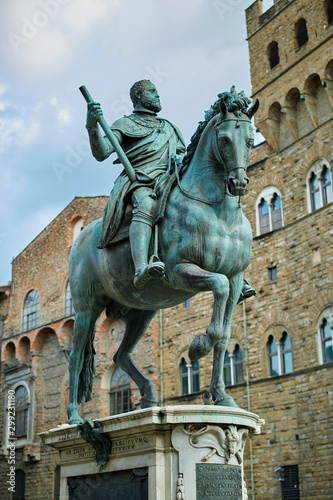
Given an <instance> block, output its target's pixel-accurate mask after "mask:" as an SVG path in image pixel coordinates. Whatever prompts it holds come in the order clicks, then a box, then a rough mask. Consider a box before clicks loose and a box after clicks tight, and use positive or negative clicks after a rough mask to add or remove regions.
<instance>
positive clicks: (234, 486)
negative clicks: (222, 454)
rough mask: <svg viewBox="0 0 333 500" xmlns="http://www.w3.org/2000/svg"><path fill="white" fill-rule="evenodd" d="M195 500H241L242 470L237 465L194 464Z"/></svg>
mask: <svg viewBox="0 0 333 500" xmlns="http://www.w3.org/2000/svg"><path fill="white" fill-rule="evenodd" d="M195 468H196V489H197V498H196V500H207V499H208V498H214V499H215V500H227V499H231V498H232V499H234V500H236V499H237V500H242V498H243V488H242V469H241V467H239V466H238V465H222V464H195Z"/></svg>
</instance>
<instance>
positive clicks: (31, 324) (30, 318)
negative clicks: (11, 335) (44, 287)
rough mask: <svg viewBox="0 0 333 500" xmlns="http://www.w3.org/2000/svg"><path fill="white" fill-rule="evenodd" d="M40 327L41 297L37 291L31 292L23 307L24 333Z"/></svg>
mask: <svg viewBox="0 0 333 500" xmlns="http://www.w3.org/2000/svg"><path fill="white" fill-rule="evenodd" d="M38 325H39V295H38V292H37V290H30V292H29V293H28V294H27V296H26V298H25V301H24V305H23V331H26V330H31V329H32V328H35V327H36V326H38Z"/></svg>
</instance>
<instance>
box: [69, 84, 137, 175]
mask: <svg viewBox="0 0 333 500" xmlns="http://www.w3.org/2000/svg"><path fill="white" fill-rule="evenodd" d="M79 90H80V92H81V94H82V95H83V97H84V98H85V100H86V102H87V103H88V104H89V103H90V102H94V99H93V98H92V97H91V95H90V94H89V92H88V90H87V87H86V86H85V85H81V87H80V88H79ZM98 123H99V124H100V126H101V127H102V129H103V131H104V133H105V135H106V137H107V138H108V139H109V141H110V142H111V144H112V146H113V148H114V150H115V152H116V153H117V155H118V158H119V160H120V161H121V163H122V164H123V166H124V169H125V170H126V173H127V175H128V177H129V178H130V180H131V181H132V182H135V181H136V174H135V170H134V168H133V167H132V165H131V163H130V161H129V159H128V158H127V156H126V154H125V152H124V151H123V149H122V147H121V146H120V144H119V142H118V139H117V137H116V136H115V135H114V133H113V132H112V130H111V129H110V127H109V125H108V124H107V122H106V120H105V119H104V117H103V116H100V117H99V118H98Z"/></svg>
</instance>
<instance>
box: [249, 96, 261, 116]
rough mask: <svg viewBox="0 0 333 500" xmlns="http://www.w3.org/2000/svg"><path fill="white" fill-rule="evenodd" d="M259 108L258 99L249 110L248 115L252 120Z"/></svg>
mask: <svg viewBox="0 0 333 500" xmlns="http://www.w3.org/2000/svg"><path fill="white" fill-rule="evenodd" d="M258 108H259V101H258V99H256V100H255V101H254V103H253V104H252V106H250V107H249V109H248V110H247V114H248V115H249V117H250V118H252V116H253V115H254V114H255V113H256V112H257V111H258Z"/></svg>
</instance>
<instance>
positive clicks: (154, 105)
mask: <svg viewBox="0 0 333 500" xmlns="http://www.w3.org/2000/svg"><path fill="white" fill-rule="evenodd" d="M141 104H142V106H143V107H144V108H146V109H149V111H153V112H154V113H158V112H159V111H161V109H162V106H161V103H160V100H159V98H156V97H153V98H152V97H150V96H145V95H144V94H142V95H141Z"/></svg>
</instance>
